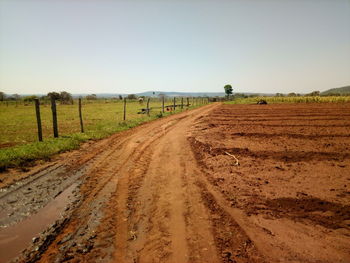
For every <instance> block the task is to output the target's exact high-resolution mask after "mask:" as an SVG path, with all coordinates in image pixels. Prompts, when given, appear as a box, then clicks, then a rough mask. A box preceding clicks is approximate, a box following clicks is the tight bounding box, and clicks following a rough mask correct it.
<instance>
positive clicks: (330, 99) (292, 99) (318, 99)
mask: <svg viewBox="0 0 350 263" xmlns="http://www.w3.org/2000/svg"><path fill="white" fill-rule="evenodd" d="M261 100H265V101H266V102H267V103H268V104H272V103H344V102H350V96H254V97H248V96H247V97H243V96H237V97H233V98H232V100H230V101H227V102H226V103H228V104H256V103H257V102H258V101H261Z"/></svg>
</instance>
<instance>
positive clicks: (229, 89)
mask: <svg viewBox="0 0 350 263" xmlns="http://www.w3.org/2000/svg"><path fill="white" fill-rule="evenodd" d="M224 89H225V93H226V96H227V98H229V97H230V95H231V94H232V92H233V88H232V86H231V85H229V84H227V85H225V87H224Z"/></svg>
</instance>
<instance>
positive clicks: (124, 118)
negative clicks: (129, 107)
mask: <svg viewBox="0 0 350 263" xmlns="http://www.w3.org/2000/svg"><path fill="white" fill-rule="evenodd" d="M123 120H124V121H125V120H126V98H124V116H123Z"/></svg>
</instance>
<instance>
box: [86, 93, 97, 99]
mask: <svg viewBox="0 0 350 263" xmlns="http://www.w3.org/2000/svg"><path fill="white" fill-rule="evenodd" d="M86 99H87V100H97V96H96V94H91V95H87V96H86Z"/></svg>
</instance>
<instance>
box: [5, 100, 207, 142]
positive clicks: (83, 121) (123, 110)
mask: <svg viewBox="0 0 350 263" xmlns="http://www.w3.org/2000/svg"><path fill="white" fill-rule="evenodd" d="M208 101H209V100H208V98H175V107H174V99H173V98H165V99H158V98H156V99H155V98H149V99H147V100H145V101H143V102H138V101H137V100H127V99H124V100H118V99H98V100H86V99H78V100H75V101H74V104H73V105H64V104H61V103H60V102H59V101H51V102H48V101H39V100H35V101H34V102H26V103H25V104H23V102H22V103H17V104H16V103H14V102H13V101H12V102H8V103H6V102H5V103H4V102H0V129H1V130H0V147H1V145H6V144H8V143H10V144H12V143H14V144H18V143H25V142H33V141H36V140H39V141H42V140H43V139H44V138H49V137H58V136H67V135H70V134H74V133H78V132H79V133H84V132H98V131H100V130H103V129H106V130H111V129H113V128H114V129H115V128H116V126H118V125H123V123H126V125H127V124H128V123H130V122H136V121H138V120H147V119H148V118H156V117H160V116H163V115H166V114H171V113H176V112H180V111H181V110H184V109H187V108H190V107H196V106H201V105H203V104H207V103H208Z"/></svg>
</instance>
